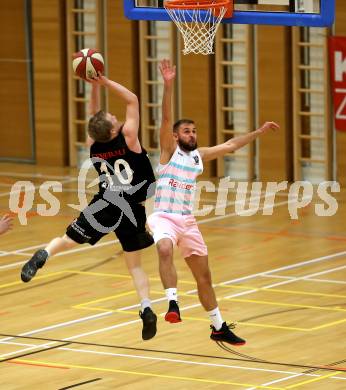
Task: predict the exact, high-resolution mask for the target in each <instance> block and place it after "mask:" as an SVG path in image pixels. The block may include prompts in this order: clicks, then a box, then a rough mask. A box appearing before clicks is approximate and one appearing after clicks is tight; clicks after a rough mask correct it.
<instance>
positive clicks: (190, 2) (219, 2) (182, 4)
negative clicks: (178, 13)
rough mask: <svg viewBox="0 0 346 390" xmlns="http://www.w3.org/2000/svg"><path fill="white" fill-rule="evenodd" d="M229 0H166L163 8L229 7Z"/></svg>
mask: <svg viewBox="0 0 346 390" xmlns="http://www.w3.org/2000/svg"><path fill="white" fill-rule="evenodd" d="M231 4H232V3H231V1H230V0H214V3H211V2H210V0H199V1H196V0H166V1H165V8H168V9H210V8H221V7H227V8H228V7H231Z"/></svg>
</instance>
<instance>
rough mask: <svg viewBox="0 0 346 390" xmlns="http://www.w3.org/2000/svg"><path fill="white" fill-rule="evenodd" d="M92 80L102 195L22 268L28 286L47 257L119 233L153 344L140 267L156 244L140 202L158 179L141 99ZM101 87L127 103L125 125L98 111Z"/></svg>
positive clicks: (94, 146)
mask: <svg viewBox="0 0 346 390" xmlns="http://www.w3.org/2000/svg"><path fill="white" fill-rule="evenodd" d="M88 81H89V82H91V83H92V90H91V101H90V113H91V114H92V115H93V116H92V117H91V119H90V121H89V125H88V133H89V136H88V145H89V146H90V158H91V161H92V163H93V165H94V167H95V169H96V171H97V172H98V174H99V192H98V193H97V194H96V195H95V196H94V198H93V199H92V200H91V202H90V203H89V205H88V207H87V208H86V209H84V210H83V211H82V212H81V214H80V215H79V217H78V218H77V219H75V220H74V221H73V222H72V223H71V224H70V225H69V226H68V227H67V230H66V234H65V235H64V236H62V237H57V238H54V239H53V240H52V241H51V242H50V243H49V244H48V246H47V247H46V248H45V249H40V250H38V251H37V252H36V253H35V254H34V255H33V257H32V258H31V259H30V260H29V261H28V262H27V263H26V264H25V265H24V266H23V268H22V272H21V278H22V280H23V282H29V281H30V280H31V279H32V278H33V277H34V276H35V274H36V272H37V271H38V269H39V268H42V267H43V265H44V264H45V262H46V261H47V259H48V257H50V256H53V255H55V254H57V253H59V252H62V251H65V250H68V249H71V248H73V247H74V246H76V245H78V244H84V243H89V244H91V245H94V244H95V243H96V242H98V241H99V240H100V239H101V238H102V237H103V236H104V235H106V234H107V233H109V232H112V231H114V232H115V234H116V236H117V237H118V239H119V241H120V244H121V246H122V248H123V250H124V257H125V261H126V265H127V267H128V270H129V272H130V274H131V276H132V279H133V282H134V285H135V287H136V290H137V293H138V295H139V297H140V299H141V311H140V317H141V318H142V321H143V330H142V338H143V339H144V340H148V339H151V338H152V337H154V336H155V334H156V321H157V318H156V315H155V314H154V313H153V311H152V309H151V301H150V299H149V280H148V276H147V275H146V273H145V272H144V270H143V269H142V267H141V258H140V250H141V249H144V248H147V247H149V246H150V245H152V244H153V242H154V241H153V238H152V236H151V235H150V234H149V233H148V231H147V230H146V227H145V223H146V214H145V207H144V206H143V205H142V203H141V202H144V201H145V200H146V198H147V197H149V196H151V195H153V193H154V190H155V188H153V187H155V176H154V173H153V170H152V167H151V165H150V162H149V159H148V156H147V153H146V151H145V150H144V149H143V148H142V147H141V145H140V142H139V139H138V128H139V105H138V99H137V96H136V95H135V94H133V93H132V92H131V91H129V90H128V89H126V88H125V87H123V86H122V85H120V84H118V83H116V82H114V81H111V80H109V79H108V78H106V77H104V76H102V75H99V76H98V77H96V78H94V79H93V80H88ZM100 86H103V87H105V88H108V89H109V90H110V91H112V92H114V93H115V94H116V95H118V97H120V98H121V99H122V100H123V101H124V103H125V104H126V119H125V122H124V123H121V122H119V121H118V120H117V118H116V117H115V116H114V115H112V114H111V113H109V112H104V111H99V110H100Z"/></svg>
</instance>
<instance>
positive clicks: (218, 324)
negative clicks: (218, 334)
mask: <svg viewBox="0 0 346 390" xmlns="http://www.w3.org/2000/svg"><path fill="white" fill-rule="evenodd" d="M208 314H209V318H210V321H211V323H212V324H213V327H214V328H215V329H216V330H220V329H221V328H222V324H223V319H222V317H221V313H220V310H219V308H218V307H217V306H216V308H215V309H213V310H211V311H208Z"/></svg>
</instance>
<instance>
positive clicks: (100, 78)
mask: <svg viewBox="0 0 346 390" xmlns="http://www.w3.org/2000/svg"><path fill="white" fill-rule="evenodd" d="M86 81H87V82H88V83H91V84H93V85H106V83H107V81H108V79H107V77H106V76H104V75H103V74H102V73H101V72H99V73H98V75H97V76H95V77H93V78H92V79H86Z"/></svg>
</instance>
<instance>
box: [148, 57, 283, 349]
mask: <svg viewBox="0 0 346 390" xmlns="http://www.w3.org/2000/svg"><path fill="white" fill-rule="evenodd" d="M160 71H161V74H162V77H163V80H164V92H163V100H162V123H161V129H160V148H161V154H160V164H159V167H158V174H159V177H158V181H157V187H156V193H155V206H154V212H153V214H152V215H151V216H149V218H148V224H149V227H150V229H151V230H152V232H153V234H154V241H155V243H156V246H157V250H158V254H159V270H160V277H161V281H162V284H163V287H164V288H165V291H166V296H167V299H168V302H169V309H168V312H167V313H166V316H165V320H166V321H168V322H171V323H174V322H180V321H181V317H180V311H179V306H178V295H177V273H176V269H175V266H174V263H173V247H174V246H175V245H176V246H177V247H178V248H179V249H180V252H181V254H182V256H183V257H184V259H185V261H186V263H187V265H188V266H189V268H190V269H191V271H192V274H193V276H194V278H195V280H196V282H197V289H198V296H199V300H200V302H201V304H202V306H203V308H204V309H205V310H206V311H207V312H208V314H209V318H210V320H211V323H212V325H211V329H212V333H211V336H210V338H211V339H212V340H215V341H224V342H227V343H230V344H233V345H243V344H245V340H243V339H242V338H240V337H238V336H236V335H235V334H234V333H233V332H232V331H231V330H230V329H232V328H234V325H233V324H230V325H227V324H226V322H224V320H223V319H222V316H221V313H220V310H219V308H218V304H217V301H216V296H215V292H214V289H213V286H212V280H211V274H210V270H209V265H208V251H207V247H206V245H205V243H204V240H203V237H202V235H201V233H200V231H199V229H198V226H197V223H196V220H195V217H194V216H193V214H192V212H193V203H194V193H195V188H196V178H197V176H198V175H200V174H201V173H202V172H203V162H205V161H210V160H214V159H216V158H218V157H221V156H223V155H225V154H226V153H230V152H234V151H235V150H237V149H239V148H241V147H243V146H244V145H247V144H248V143H249V142H252V141H253V140H255V139H256V138H257V137H258V136H260V135H263V134H266V133H268V132H269V131H270V130H276V129H278V128H279V126H278V125H277V124H276V123H274V122H266V123H265V124H264V125H263V126H262V127H260V128H259V129H257V130H255V131H253V132H251V133H248V134H246V135H244V136H241V137H237V138H233V139H230V140H229V141H227V142H225V143H223V144H220V145H216V146H213V147H204V148H197V131H196V126H195V123H194V121H192V120H190V119H181V120H179V121H178V122H176V123H175V124H174V125H173V121H172V94H173V83H174V79H175V74H176V72H175V66H171V64H170V61H168V60H163V61H161V63H160ZM172 129H173V132H172Z"/></svg>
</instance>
